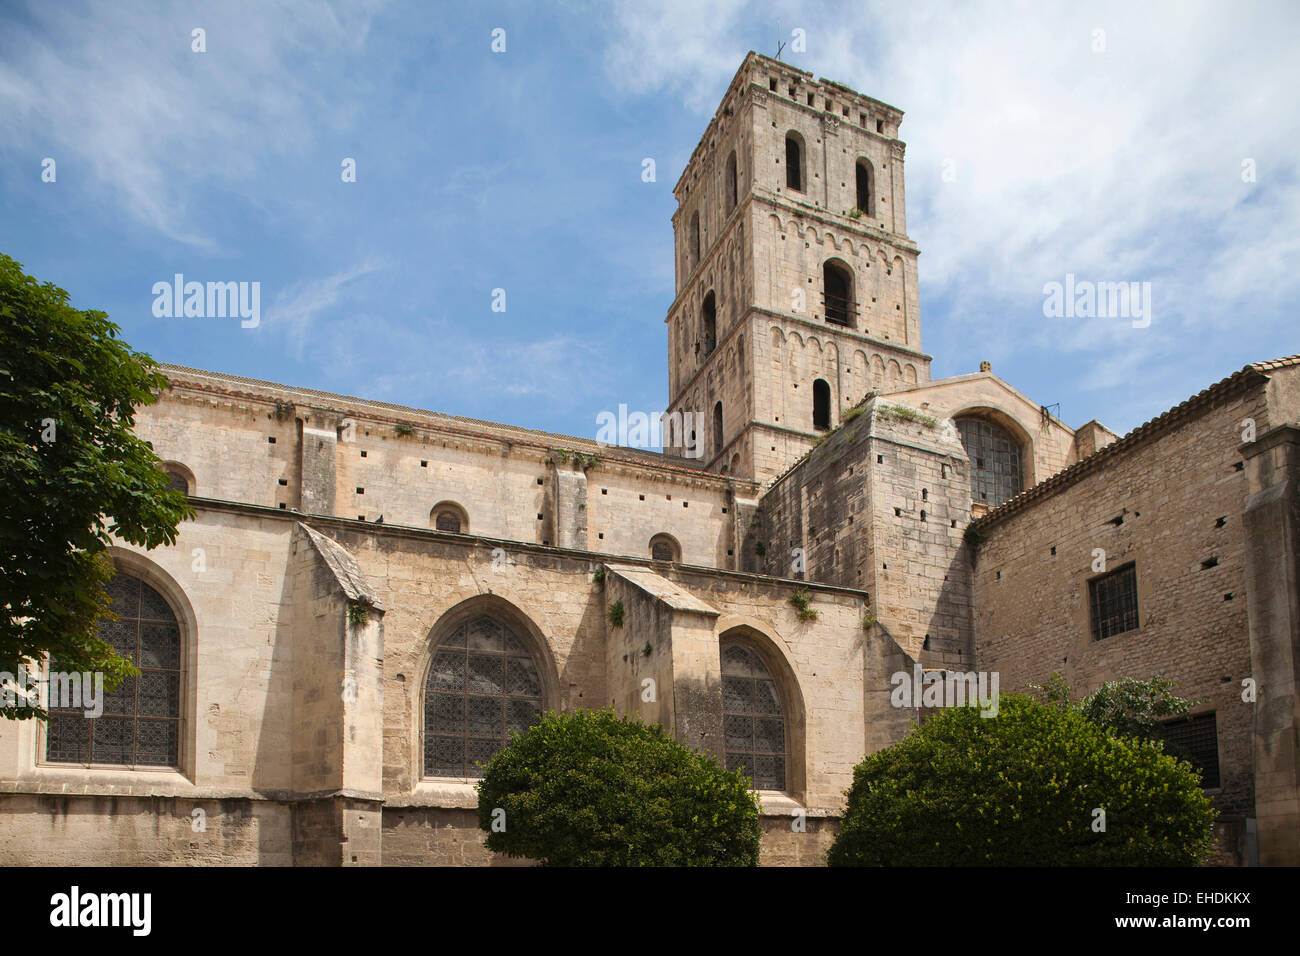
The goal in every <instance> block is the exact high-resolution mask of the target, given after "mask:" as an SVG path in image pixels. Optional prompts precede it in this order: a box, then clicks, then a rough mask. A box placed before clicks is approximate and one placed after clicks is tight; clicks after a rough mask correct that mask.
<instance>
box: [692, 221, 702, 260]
mask: <svg viewBox="0 0 1300 956" xmlns="http://www.w3.org/2000/svg"><path fill="white" fill-rule="evenodd" d="M699 264H700V214H699V213H698V212H693V213H691V268H695V267H696V266H698V265H699Z"/></svg>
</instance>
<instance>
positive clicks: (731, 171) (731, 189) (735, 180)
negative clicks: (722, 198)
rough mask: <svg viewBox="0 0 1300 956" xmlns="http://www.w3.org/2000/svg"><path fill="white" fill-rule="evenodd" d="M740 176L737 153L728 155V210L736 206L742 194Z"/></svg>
mask: <svg viewBox="0 0 1300 956" xmlns="http://www.w3.org/2000/svg"><path fill="white" fill-rule="evenodd" d="M739 186H740V184H739V177H738V176H737V175H736V154H735V152H734V151H733V152H732V154H731V155H730V156H728V157H727V212H731V210H733V209H735V208H736V202H737V200H738V198H739V196H740V189H739Z"/></svg>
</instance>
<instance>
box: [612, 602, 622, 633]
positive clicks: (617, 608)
mask: <svg viewBox="0 0 1300 956" xmlns="http://www.w3.org/2000/svg"><path fill="white" fill-rule="evenodd" d="M609 623H610V626H612V627H622V626H623V601H622V600H621V599H620V600H618V601H615V602H614V603H613V604H611V605H610V606H609Z"/></svg>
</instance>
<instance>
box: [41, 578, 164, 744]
mask: <svg viewBox="0 0 1300 956" xmlns="http://www.w3.org/2000/svg"><path fill="white" fill-rule="evenodd" d="M106 590H107V592H108V596H109V598H110V599H111V600H112V602H113V603H112V605H111V608H112V611H113V613H114V614H115V615H117V620H116V621H109V620H101V621H100V622H99V633H98V636H99V639H100V640H102V641H104V642H106V643H107V644H109V645H111V646H112V648H113V650H114V651H116V652H117V653H118V654H119V655H120V656H122V657H125V658H126V659H127V660H129V661H131V662H132V663H133V664H135V665H136V667H138V668H139V670H140V674H139V676H137V677H128V678H126V679H125V680H124V681H123V682H122V685H121V686H120V687H119V688H118V689H117V690H115V691H113V692H111V693H107V692H106V693H105V694H104V702H103V713H102V714H101V715H100V716H98V717H87V716H85V711H86V708H85V707H71V706H63V707H61V706H54V705H55V704H56V703H60V702H61V703H68V704H71V703H73V701H70V700H67V699H66V698H64V699H63V700H62V701H56V700H55V688H56V686H60V687H61V686H63V683H64V682H63V680H62V679H58V680H57V683H56V678H55V677H54V675H56V674H61V673H62V671H63V668H62V667H61V666H60V664H59V662H57V661H52V662H51V663H50V674H51V685H50V692H51V699H50V704H51V706H50V707H49V714H50V719H49V722H48V723H47V724H46V727H45V759H46V760H47V761H49V762H51V763H79V764H115V765H120V766H147V767H179V766H180V723H181V632H180V625H179V624H178V623H177V619H176V613H175V611H173V610H172V608H171V605H170V604H168V603H167V601H166V599H165V598H164V597H163V596H162V595H161V594H159V593H158V592H157V591H155V590H154V589H153V588H152V587H150V586H149V585H148V584H146V583H145V582H144V581H142V580H141V579H140V578H137V577H134V576H132V575H130V574H127V573H126V572H125V571H122V570H118V572H117V573H116V574H115V575H114V576H113V579H112V581H110V582H109V584H108V586H107V588H106ZM78 676H80V675H78ZM82 700H83V701H84V697H83V698H82Z"/></svg>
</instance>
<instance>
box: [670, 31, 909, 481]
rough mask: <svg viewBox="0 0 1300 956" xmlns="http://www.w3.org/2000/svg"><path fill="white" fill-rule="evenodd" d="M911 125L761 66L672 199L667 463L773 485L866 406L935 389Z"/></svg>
mask: <svg viewBox="0 0 1300 956" xmlns="http://www.w3.org/2000/svg"><path fill="white" fill-rule="evenodd" d="M902 117H903V114H902V113H901V112H900V111H899V110H896V109H894V108H893V107H892V106H888V105H886V104H884V103H881V102H879V101H878V100H873V99H871V98H869V97H866V96H862V95H860V94H858V93H855V92H854V91H853V90H851V89H849V88H848V87H846V86H842V85H840V84H838V83H833V82H831V81H829V80H826V79H821V80H814V78H813V76H812V74H811V73H808V72H805V71H803V70H798V69H795V68H794V67H792V66H790V65H789V64H787V63H783V62H781V61H780V60H774V59H772V58H770V57H766V56H761V55H759V54H757V53H753V52H751V53H750V54H749V55H748V56H746V57H745V61H744V63H742V64H741V67H740V70H739V71H738V72H737V73H736V76H735V78H734V79H733V80H732V82H731V85H730V87H729V88H728V90H727V93H726V95H725V96H724V97H723V99H722V103H721V105H720V106H719V108H718V112H717V113H716V114H715V115H714V117H713V120H712V122H710V124H709V127H708V129H707V130H706V131H705V133H704V137H703V138H702V139H701V140H700V143H699V145H698V146H697V147H696V148H695V152H694V153H693V154H692V156H691V159H690V162H689V163H688V164H687V166H686V170H685V172H683V173H682V176H681V179H680V180H679V181H678V183H677V185H676V187H674V194H675V195H676V197H677V203H678V205H677V211H676V212H675V213H674V215H673V233H674V237H675V252H676V266H677V269H676V272H677V297H676V299H675V300H674V302H673V304H672V307H671V308H670V309H669V312H668V317H667V319H666V321H667V324H668V377H669V386H668V387H669V395H670V404H669V414H670V418H669V425H668V426H667V429H666V432H665V438H664V446H665V450H666V451H668V452H669V453H672V454H685V453H686V452H687V450H688V449H689V448H690V446H691V445H692V444H693V445H694V446H695V448H696V453H697V454H699V453H701V452H702V457H703V460H704V461H705V462H706V464H707V465H708V467H709V468H710V469H711V470H714V471H726V472H727V473H730V474H736V475H739V476H742V477H748V478H755V479H758V480H767V479H770V478H772V477H774V476H775V475H778V474H780V473H781V472H782V471H784V470H785V469H786V468H787V467H788V466H789V465H790V464H791V463H792V462H794V461H795V460H796V459H798V458H799V456H800V455H802V454H803V453H804V452H805V451H807V449H808V448H809V447H810V446H811V445H812V443H813V442H814V441H815V440H816V438H817V436H818V435H819V434H820V433H822V432H824V431H826V430H828V429H830V428H833V427H835V425H837V424H838V423H839V421H840V414H841V412H842V411H843V410H845V409H847V408H849V407H851V406H853V405H855V404H857V403H858V402H859V401H861V399H862V398H863V396H864V395H866V394H867V392H868V391H871V390H873V389H874V390H878V391H888V390H890V389H892V388H896V387H902V386H905V385H913V384H917V383H920V382H926V381H928V380H929V378H930V356H928V355H926V354H925V353H923V352H922V351H921V319H920V313H919V310H918V308H917V275H916V261H917V255H918V251H919V250H918V249H917V247H916V244H915V243H913V242H912V241H911V239H909V238H908V237H907V226H906V217H905V202H904V192H903V143H902V142H901V141H900V140H899V139H898V125H899V123H900V121H901V120H902ZM688 412H689V413H691V416H690V417H689V418H686V421H687V422H688V424H687V425H686V426H685V428H684V429H678V428H675V427H674V424H673V423H674V422H675V421H681V420H682V418H681V417H679V415H675V414H673V413H688ZM692 425H694V426H696V427H695V428H694V429H692ZM701 426H702V428H703V433H702V434H701V433H699V430H700V427H701ZM692 430H694V431H695V432H696V434H695V435H694V436H692V435H691V434H690V432H691V431H692ZM692 438H693V441H692Z"/></svg>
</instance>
